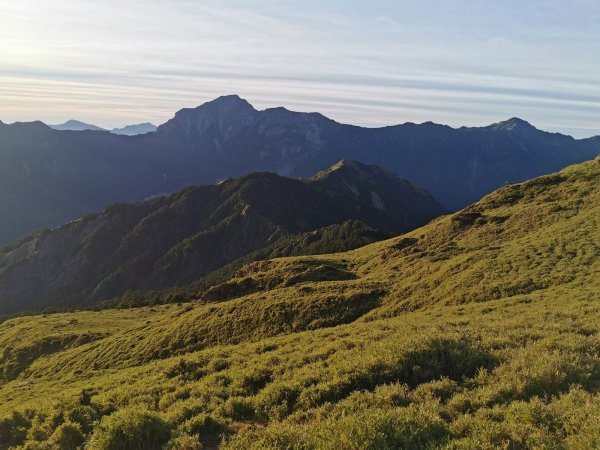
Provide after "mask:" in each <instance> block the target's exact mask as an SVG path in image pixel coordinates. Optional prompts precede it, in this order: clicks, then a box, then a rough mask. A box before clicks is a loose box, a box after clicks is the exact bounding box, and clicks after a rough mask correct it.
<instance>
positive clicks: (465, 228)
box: [0, 161, 600, 449]
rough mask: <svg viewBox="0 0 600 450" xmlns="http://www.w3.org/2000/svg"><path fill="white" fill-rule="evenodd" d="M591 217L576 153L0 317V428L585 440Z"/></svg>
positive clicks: (17, 438)
mask: <svg viewBox="0 0 600 450" xmlns="http://www.w3.org/2000/svg"><path fill="white" fill-rule="evenodd" d="M598 220H600V163H599V161H592V162H589V163H585V164H582V165H578V166H573V167H571V168H568V169H567V170H565V171H563V172H561V173H560V174H559V175H552V176H549V177H542V178H540V179H536V180H533V181H531V182H528V183H522V184H518V185H510V186H506V187H504V188H502V189H501V190H499V191H498V192H496V193H494V194H492V195H490V196H488V197H486V198H485V199H483V200H482V201H481V202H479V203H477V204H475V205H473V206H472V207H470V208H468V209H467V210H464V211H462V212H459V213H457V214H455V215H452V216H447V217H443V218H440V219H438V220H436V221H434V222H433V223H431V224H429V225H427V226H425V227H423V228H421V229H418V230H415V231H414V232H412V233H409V234H407V235H404V236H400V237H398V238H394V239H391V240H388V241H384V242H379V243H376V244H372V245H369V246H367V247H363V248H360V249H357V250H354V251H351V252H347V253H338V254H330V255H321V256H310V257H291V258H281V259H276V260H272V261H269V262H263V263H253V264H250V265H248V266H246V267H244V268H243V269H241V270H240V271H238V272H237V273H236V275H235V276H234V278H232V279H231V280H228V281H226V282H224V283H222V284H221V285H218V286H216V287H215V288H213V289H212V290H211V291H210V292H207V294H206V295H208V294H209V293H210V295H212V296H213V297H212V298H211V299H210V300H211V301H218V300H221V301H220V302H218V303H204V302H203V301H197V302H192V303H186V304H181V305H175V304H173V305H165V306H160V307H155V308H149V307H143V308H136V309H130V310H125V309H115V310H106V311H100V312H73V313H65V314H52V315H47V316H30V317H22V318H17V319H11V320H8V321H6V322H4V323H2V324H0V344H2V345H3V346H4V347H5V348H10V349H11V350H10V351H8V352H6V351H5V353H4V354H3V355H2V359H0V367H2V368H3V369H4V372H3V373H4V378H3V381H2V382H1V384H0V411H1V413H0V447H1V446H3V447H16V446H24V447H25V448H48V447H52V446H53V445H54V446H56V445H58V444H57V443H61V444H60V445H62V446H64V447H67V446H69V445H70V446H72V448H77V446H80V445H82V444H81V442H83V441H85V442H87V443H88V445H90V446H91V448H120V447H118V446H115V445H117V444H115V443H123V442H127V443H128V444H127V445H129V448H134V447H135V446H136V445H140V444H139V441H136V440H135V439H136V437H137V438H139V437H140V436H147V440H148V442H150V443H151V444H148V445H151V446H153V447H154V448H161V447H164V448H181V449H183V448H200V446H204V447H207V448H212V447H216V446H221V447H223V448H230V449H237V448H289V449H296V448H298V449H300V448H302V449H304V448H306V449H322V448H330V449H336V448H356V449H363V448H373V449H375V448H377V449H379V448H416V449H417V448H418V449H421V448H449V449H458V448H490V449H491V448H515V449H517V448H557V449H560V448H576V449H579V448H581V449H587V448H594V447H598V446H599V445H600V426H598V423H600V229H599V228H598ZM238 297H239V298H238ZM82 336H84V337H82ZM49 338H51V339H50V341H48V339H49ZM48 342H50V344H49V343H48ZM57 342H58V343H57ZM6 368H9V369H6ZM2 417H3V419H2ZM115 436H117V437H116V438H115ZM123 436H125V437H123ZM128 436H129V437H128ZM130 438H131V439H133V440H132V441H128V440H127V439H130ZM113 444H114V445H113Z"/></svg>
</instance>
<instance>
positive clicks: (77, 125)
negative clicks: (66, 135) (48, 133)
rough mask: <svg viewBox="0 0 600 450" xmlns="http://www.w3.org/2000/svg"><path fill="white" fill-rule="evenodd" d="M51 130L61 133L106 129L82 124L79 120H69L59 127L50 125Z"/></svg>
mask: <svg viewBox="0 0 600 450" xmlns="http://www.w3.org/2000/svg"><path fill="white" fill-rule="evenodd" d="M50 128H52V129H54V130H59V131H86V130H92V131H105V130H104V128H100V127H97V126H96V125H90V124H89V123H85V122H80V121H79V120H74V119H71V120H67V121H66V122H65V123H61V124H59V125H50Z"/></svg>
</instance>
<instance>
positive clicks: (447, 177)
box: [0, 96, 600, 244]
mask: <svg viewBox="0 0 600 450" xmlns="http://www.w3.org/2000/svg"><path fill="white" fill-rule="evenodd" d="M599 151H600V141H599V140H598V139H584V140H575V139H573V138H571V137H568V136H563V135H560V134H553V133H545V132H543V131H540V130H537V129H535V128H534V127H533V126H531V125H529V124H527V123H526V122H524V121H521V120H518V119H511V120H509V121H506V122H503V123H500V124H496V125H492V126H488V127H483V128H459V129H453V128H450V127H447V126H442V125H436V124H432V123H424V124H421V125H415V124H410V123H409V124H404V125H398V126H392V127H385V128H378V129H369V128H361V127H355V126H350V125H343V124H339V123H337V122H335V121H333V120H330V119H328V118H326V117H324V116H322V115H320V114H317V113H296V112H292V111H288V110H286V109H284V108H272V109H267V110H264V111H257V110H256V109H254V108H253V107H252V106H251V105H250V104H249V103H248V102H246V101H245V100H242V99H240V98H239V97H237V96H226V97H220V98H218V99H216V100H214V101H211V102H208V103H206V104H204V105H201V106H199V107H198V108H193V109H183V110H181V111H179V112H177V113H176V114H175V116H174V117H173V119H171V120H169V121H168V122H166V123H165V124H163V125H161V126H160V127H159V128H158V129H157V131H156V132H155V133H148V134H144V135H139V136H131V137H127V136H117V135H114V134H110V133H106V132H105V133H100V132H91V131H83V132H78V133H72V132H60V131H57V130H52V129H50V128H49V127H45V126H43V125H42V124H41V123H31V124H12V125H6V124H0V175H1V176H0V208H1V209H2V211H4V212H5V213H4V215H3V217H2V220H0V244H2V243H7V242H10V241H13V240H15V239H18V238H21V237H23V236H25V235H27V234H29V233H31V232H32V231H34V230H36V229H39V228H47V227H55V226H59V225H62V224H63V223H65V222H67V221H69V220H74V219H76V218H78V217H81V216H82V215H84V214H87V213H89V212H92V211H97V210H99V209H102V208H104V207H106V206H107V205H109V204H111V203H115V202H120V201H139V200H142V199H144V198H148V197H152V196H155V195H160V194H165V193H170V192H174V191H176V190H178V189H181V188H183V187H184V186H188V185H192V184H201V183H214V182H216V181H218V180H221V179H223V178H227V177H238V176H242V175H246V174H248V173H250V172H257V171H271V172H276V173H279V174H281V175H285V176H292V177H308V176H311V175H313V174H314V173H316V172H317V171H320V170H323V169H324V168H326V167H329V166H331V165H332V164H335V163H336V162H337V161H340V160H342V159H352V160H358V161H362V162H364V163H370V164H376V165H379V166H381V167H385V168H387V169H389V170H392V171H393V172H395V173H396V174H398V175H400V176H402V177H404V178H407V179H409V180H411V181H413V182H415V183H416V184H417V185H419V186H421V187H423V188H424V189H427V191H428V192H430V193H431V194H432V195H433V196H435V197H436V198H437V199H439V200H440V201H441V203H442V204H443V205H444V206H445V207H446V208H448V209H450V210H456V209H458V208H461V207H464V206H466V205H467V204H469V203H471V202H473V201H475V200H478V199H479V198H481V197H482V196H483V195H485V194H487V193H489V192H491V191H492V190H494V189H497V188H498V187H500V186H502V185H503V184H504V183H505V182H507V181H508V182H519V181H523V180H525V179H529V178H532V177H535V176H538V175H542V174H545V173H551V172H553V171H556V170H560V169H562V168H563V167H565V166H567V165H569V164H573V163H576V162H582V161H585V160H589V159H592V158H594V157H595V156H596V155H597V154H598V152H599Z"/></svg>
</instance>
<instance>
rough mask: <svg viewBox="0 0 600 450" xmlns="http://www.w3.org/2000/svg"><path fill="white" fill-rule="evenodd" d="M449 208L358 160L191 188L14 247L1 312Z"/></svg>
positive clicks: (2, 273) (405, 225)
mask: <svg viewBox="0 0 600 450" xmlns="http://www.w3.org/2000/svg"><path fill="white" fill-rule="evenodd" d="M444 212H445V211H444V209H443V207H442V206H441V205H440V204H439V203H438V202H437V201H436V200H435V199H434V198H432V197H431V196H430V195H429V194H428V193H427V192H425V191H423V190H422V189H420V188H418V187H417V186H415V185H413V184H412V183H410V182H408V181H406V180H404V179H401V178H399V177H398V176H396V175H394V174H393V173H391V172H389V171H387V170H385V169H382V168H379V167H376V166H368V165H365V164H361V163H358V162H354V161H342V162H340V163H338V164H336V165H335V166H334V167H332V168H330V169H329V170H327V171H324V172H321V173H319V174H318V175H317V176H315V177H314V178H312V179H309V180H293V179H289V178H284V177H281V176H279V175H276V174H272V173H255V174H251V175H247V176H245V177H242V178H239V179H229V180H226V181H224V182H222V183H219V184H217V185H211V186H199V187H191V188H187V189H184V190H183V191H180V192H178V193H176V194H172V195H170V196H167V197H161V198H157V199H154V200H149V201H146V202H142V203H137V204H117V205H113V206H110V207H109V208H107V209H105V210H104V211H102V212H101V213H99V214H93V215H90V216H87V217H84V218H83V219H81V220H79V221H75V222H71V223H69V224H67V225H64V226H62V227H60V228H58V229H56V230H53V231H43V232H39V233H36V234H34V235H33V236H30V237H29V238H28V239H26V240H24V241H21V242H18V243H16V244H14V245H11V246H9V247H7V248H6V249H5V250H4V251H1V252H0V313H7V312H14V311H18V310H21V311H22V310H27V309H30V308H43V307H47V306H59V305H60V306H65V305H73V304H81V303H82V302H86V303H87V304H90V302H93V301H98V300H103V299H108V298H112V297H114V296H116V295H120V294H122V293H123V292H125V291H126V290H128V289H144V290H145V289H157V288H166V287H170V286H174V285H181V284H185V283H189V282H191V281H193V280H195V279H196V278H198V277H200V276H202V275H205V274H206V273H208V272H210V271H212V270H215V269H217V268H219V267H221V266H223V265H225V264H227V263H229V262H231V261H234V260H235V259H237V258H239V257H241V256H244V255H246V254H248V253H250V252H253V251H256V250H258V249H261V248H263V247H265V246H269V245H273V244H275V243H277V242H278V241H281V240H283V239H285V238H288V237H290V236H291V235H294V234H297V233H302V232H309V231H314V230H316V229H319V228H322V227H325V226H329V225H332V224H342V223H343V222H346V221H348V220H351V219H352V220H359V221H361V222H363V223H364V224H366V225H367V226H368V227H370V228H371V229H376V230H380V231H383V232H385V233H395V234H397V233H401V232H404V231H409V230H412V229H414V228H417V227H418V226H420V225H423V224H425V223H427V222H428V221H430V220H431V219H432V218H434V217H436V216H439V215H440V214H443V213H444ZM359 231H360V230H359ZM361 233H362V231H361ZM357 237H359V236H357ZM288 245H289V243H288Z"/></svg>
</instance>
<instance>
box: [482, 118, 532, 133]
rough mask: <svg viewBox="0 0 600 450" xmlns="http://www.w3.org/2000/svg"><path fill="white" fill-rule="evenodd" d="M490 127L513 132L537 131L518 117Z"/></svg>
mask: <svg viewBox="0 0 600 450" xmlns="http://www.w3.org/2000/svg"><path fill="white" fill-rule="evenodd" d="M492 127H493V128H494V129H496V130H504V131H515V130H537V128H535V127H534V126H533V125H531V124H530V123H529V122H527V121H526V120H523V119H519V118H518V117H512V118H510V119H508V120H505V121H503V122H498V123H496V124H494V125H492Z"/></svg>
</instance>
